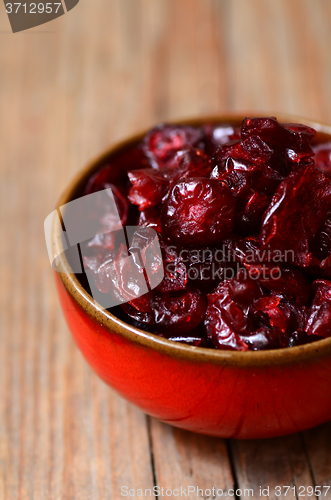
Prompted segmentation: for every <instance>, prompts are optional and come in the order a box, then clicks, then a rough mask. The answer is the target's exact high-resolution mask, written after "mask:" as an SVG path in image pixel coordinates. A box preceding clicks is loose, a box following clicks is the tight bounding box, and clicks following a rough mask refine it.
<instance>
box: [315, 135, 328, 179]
mask: <svg viewBox="0 0 331 500" xmlns="http://www.w3.org/2000/svg"><path fill="white" fill-rule="evenodd" d="M313 150H314V153H315V156H314V160H315V166H316V168H318V170H320V171H321V172H323V174H324V175H326V177H331V142H327V143H324V144H318V145H316V146H313Z"/></svg>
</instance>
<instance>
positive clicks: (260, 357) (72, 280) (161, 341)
mask: <svg viewBox="0 0 331 500" xmlns="http://www.w3.org/2000/svg"><path fill="white" fill-rule="evenodd" d="M247 115H248V113H247ZM250 115H252V113H251V114H250ZM255 115H256V113H255ZM244 116H246V114H243V113H241V114H240V115H236V114H231V115H223V116H216V117H214V116H212V117H210V116H208V117H202V118H195V119H186V120H176V123H178V124H186V125H192V126H200V125H202V124H204V123H226V124H229V125H234V126H238V125H240V123H241V121H242V119H243V118H244ZM277 119H278V120H279V121H281V122H286V123H290V122H292V123H293V122H296V123H304V124H306V125H308V126H310V127H312V128H314V129H315V130H316V131H317V137H316V141H317V142H327V141H330V140H331V127H329V126H327V125H322V124H320V123H316V122H313V121H311V120H307V119H304V118H300V117H293V116H286V115H277ZM145 133H146V131H144V132H142V133H140V134H137V135H136V136H133V137H131V138H129V139H127V140H125V141H123V142H121V143H118V144H117V145H115V146H114V147H111V148H110V149H108V150H107V151H106V152H104V153H103V154H102V155H101V156H99V157H98V158H96V159H95V160H93V161H92V162H91V163H90V164H89V165H88V166H87V167H86V168H85V169H83V170H82V171H81V172H79V173H78V175H77V176H76V177H75V178H74V179H73V180H72V182H71V183H70V184H69V186H68V188H67V189H66V191H65V192H64V193H63V195H62V196H61V198H60V200H59V202H58V207H61V206H63V205H65V204H67V203H68V202H70V201H72V200H74V199H76V198H77V197H79V196H80V194H81V192H82V189H83V188H84V186H85V185H86V183H87V181H88V179H89V178H90V176H91V175H92V174H93V173H95V172H96V171H97V170H98V169H99V168H100V167H102V166H103V165H105V164H106V163H107V161H108V160H109V159H110V158H114V157H117V156H119V157H120V156H121V155H123V153H124V154H125V152H126V151H128V150H130V149H131V148H132V147H134V146H135V145H137V144H139V142H140V141H141V139H142V138H143V137H144V135H145ZM125 174H126V171H124V170H123V169H121V165H119V167H118V168H117V170H115V171H114V179H112V181H113V182H117V181H120V180H121V179H122V178H123V175H124V176H125ZM52 244H53V248H54V254H55V255H58V259H59V262H60V266H61V269H62V270H63V272H61V273H58V276H59V278H60V280H61V282H62V284H63V285H64V287H65V288H66V290H67V292H68V293H69V294H70V295H71V297H73V299H74V300H75V301H76V302H77V304H78V305H79V306H80V307H81V308H82V309H83V310H84V311H86V313H87V314H89V315H91V316H93V317H97V319H98V321H100V322H101V323H102V324H103V325H104V326H105V327H106V328H108V329H109V330H110V331H112V330H114V329H115V330H116V332H118V333H120V335H122V336H123V337H125V338H127V339H129V340H130V341H133V342H134V343H138V344H141V345H145V346H149V347H152V348H153V349H155V350H156V351H158V352H161V353H162V352H164V353H167V355H171V356H174V357H177V358H178V357H179V358H191V359H194V360H195V361H196V360H201V361H202V360H204V361H208V362H211V363H213V364H222V365H223V364H226V365H230V366H237V367H238V366H242V367H244V366H272V365H282V364H286V365H288V364H291V363H303V362H304V361H305V360H307V359H313V358H314V357H320V356H322V357H324V356H329V355H330V354H331V337H330V338H326V339H323V340H318V341H315V342H313V343H308V344H304V345H300V346H295V347H291V348H285V349H273V350H264V351H245V352H242V351H228V350H216V349H208V348H204V347H194V346H189V345H185V344H181V343H177V342H174V341H169V340H167V339H165V338H161V337H159V336H157V335H155V334H153V333H149V332H146V331H144V330H141V329H139V328H136V327H135V326H132V325H130V324H129V323H127V322H125V321H123V320H122V319H120V318H119V317H117V316H116V315H114V314H112V312H110V311H109V310H107V309H104V308H103V307H102V306H101V305H100V304H98V303H97V302H96V301H95V300H94V299H93V298H92V296H91V295H90V294H89V293H88V292H87V291H86V289H85V287H84V286H83V285H82V282H81V279H79V278H78V277H77V275H76V274H75V273H73V272H72V269H71V267H70V264H69V262H68V259H67V257H66V253H65V252H64V248H63V234H62V231H61V228H59V226H57V225H54V226H53V231H52Z"/></svg>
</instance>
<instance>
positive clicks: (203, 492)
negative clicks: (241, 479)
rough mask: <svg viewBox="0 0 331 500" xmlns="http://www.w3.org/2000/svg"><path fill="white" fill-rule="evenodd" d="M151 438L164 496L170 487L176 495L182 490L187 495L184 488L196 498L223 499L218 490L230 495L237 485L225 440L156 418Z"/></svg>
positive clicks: (152, 425) (152, 420) (158, 481)
mask: <svg viewBox="0 0 331 500" xmlns="http://www.w3.org/2000/svg"><path fill="white" fill-rule="evenodd" d="M151 438H152V446H153V453H154V464H155V476H156V484H157V485H158V487H159V488H160V493H162V488H163V493H164V496H165V495H166V490H169V491H172V492H175V493H174V496H176V495H177V493H178V492H179V495H178V496H185V494H184V493H183V490H184V491H185V493H186V495H188V494H189V497H190V498H192V500H195V499H200V498H201V497H204V498H208V497H210V498H216V499H219V498H222V494H221V491H219V494H217V490H222V491H223V493H224V494H227V492H228V491H229V490H230V489H231V488H233V487H234V479H233V476H232V472H231V468H230V462H229V457H228V453H227V448H226V444H225V442H224V440H222V439H216V438H211V437H207V436H201V435H198V434H194V433H191V432H187V431H184V430H182V429H177V428H175V427H171V426H169V425H167V424H164V423H162V422H159V421H157V420H155V419H151ZM213 488H215V491H214V492H213ZM198 489H199V490H198ZM177 490H178V491H177ZM208 490H210V493H209V492H208ZM208 493H209V494H208ZM213 493H214V494H213Z"/></svg>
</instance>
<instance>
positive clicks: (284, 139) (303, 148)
mask: <svg viewBox="0 0 331 500" xmlns="http://www.w3.org/2000/svg"><path fill="white" fill-rule="evenodd" d="M315 133H316V132H315V130H314V129H312V128H310V127H307V126H305V125H301V124H297V123H288V124H281V123H279V122H278V121H277V119H276V118H274V117H271V118H245V120H243V122H242V124H241V137H242V139H244V140H245V139H247V138H249V137H251V136H252V135H253V136H258V137H259V138H260V139H261V140H262V141H264V142H265V143H267V144H268V145H269V146H271V147H276V148H277V149H278V150H280V151H284V152H287V153H288V154H287V158H288V159H289V160H293V161H294V162H297V161H300V160H301V158H303V157H311V156H313V155H314V152H313V151H312V149H311V147H310V143H311V141H312V140H313V138H314V137H315ZM296 154H297V155H298V156H295V155H296ZM291 155H292V156H291Z"/></svg>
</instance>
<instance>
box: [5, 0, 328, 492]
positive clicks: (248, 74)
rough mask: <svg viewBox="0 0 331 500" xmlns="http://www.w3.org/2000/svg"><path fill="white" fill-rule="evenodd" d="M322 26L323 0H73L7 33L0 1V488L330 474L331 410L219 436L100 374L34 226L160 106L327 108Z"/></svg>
mask: <svg viewBox="0 0 331 500" xmlns="http://www.w3.org/2000/svg"><path fill="white" fill-rule="evenodd" d="M330 27H331V2H330V0H314V1H311V0H98V1H97V2H96V1H86V0H85V1H84V0H81V1H80V3H79V5H78V6H77V7H76V8H75V9H74V10H72V11H71V12H70V13H68V14H66V15H65V16H63V17H61V18H59V19H57V20H55V21H53V22H51V23H50V24H48V25H44V26H42V27H39V28H35V29H33V30H30V31H28V32H26V33H18V34H15V35H13V34H11V32H10V27H9V22H8V20H7V18H6V16H5V11H4V6H3V5H2V4H1V5H0V44H1V50H0V99H1V101H0V105H1V115H0V156H1V163H0V169H1V184H0V188H1V196H0V204H1V212H0V218H1V239H0V252H1V257H0V266H1V271H0V272H1V285H2V286H1V291H0V296H1V317H0V321H1V334H0V335H1V336H0V499H1V500H14V499H20V500H21V499H22V500H25V499H31V500H43V499H47V500H48V499H49V500H58V499H62V498H63V499H70V500H84V499H93V500H94V499H95V500H105V499H116V500H117V499H119V498H122V497H121V487H122V486H127V487H128V488H133V489H135V490H139V489H143V490H145V488H146V489H149V488H150V489H151V488H153V486H154V484H156V485H158V486H159V487H160V488H162V487H163V488H165V489H166V488H171V489H175V488H180V487H181V486H182V487H183V488H187V487H188V486H191V487H197V486H199V488H201V489H203V490H206V489H211V488H213V487H216V488H219V489H220V488H222V489H223V490H225V491H229V490H230V493H229V494H230V495H231V489H232V488H235V489H236V488H240V489H242V490H243V494H242V497H243V498H244V497H245V492H244V490H245V489H250V488H252V489H253V490H254V496H256V497H258V496H259V487H260V486H261V487H262V488H267V487H268V486H269V487H270V494H269V498H284V495H283V494H282V495H281V496H280V497H276V496H275V490H274V488H275V486H277V485H280V486H282V485H289V486H291V487H292V486H297V487H299V486H311V485H320V486H323V485H325V486H326V485H330V484H331V458H330V457H331V455H330V451H329V450H330V446H331V427H330V424H325V425H324V426H321V427H319V428H317V429H313V430H310V431H307V432H305V433H303V434H300V435H294V436H289V437H285V438H280V439H272V440H266V441H247V442H241V441H238V442H235V441H233V442H231V441H230V442H224V441H223V440H220V439H212V438H206V437H202V436H197V435H193V434H190V433H188V432H184V431H181V430H178V429H174V428H171V427H169V426H166V425H164V424H161V423H160V422H157V421H155V420H153V419H149V418H147V417H146V416H145V415H144V414H143V413H142V412H140V411H139V410H137V409H136V408H134V407H133V406H131V405H130V404H128V403H126V402H125V401H123V400H122V399H121V398H120V397H119V396H117V395H116V394H115V393H114V392H112V391H111V390H110V389H108V388H107V387H106V386H105V385H104V384H103V383H102V382H101V381H100V380H98V378H97V377H96V376H95V375H94V374H93V373H92V372H91V370H90V369H89V367H88V366H87V364H86V363H85V362H84V360H83V359H82V357H81V355H80V353H79V352H78V351H77V349H76V348H75V346H74V345H73V342H72V340H71V338H70V336H69V333H68V331H67V328H66V326H65V323H64V320H63V318H62V315H61V313H60V309H59V304H58V302H57V298H56V295H55V289H54V285H53V281H52V276H51V272H50V267H49V264H48V261H47V255H46V252H45V244H44V237H43V219H44V218H45V217H46V215H47V214H48V213H49V212H51V211H52V209H53V207H54V204H55V202H56V199H57V197H58V195H59V193H60V192H61V190H63V188H64V187H65V185H66V184H67V182H68V180H69V178H71V177H72V176H73V175H74V174H75V172H76V171H78V170H79V169H80V168H81V167H82V166H83V165H84V164H85V163H86V162H87V161H88V160H89V159H90V158H92V157H93V156H94V155H96V154H98V153H99V152H100V151H101V150H102V149H103V148H105V147H106V146H108V145H110V144H111V143H112V142H114V141H116V140H118V139H120V138H124V137H125V136H127V135H129V134H131V133H134V132H136V131H137V130H139V129H142V128H145V127H148V126H150V125H152V124H154V123H155V122H157V121H161V120H171V119H176V118H181V117H185V116H194V115H201V114H217V113H219V112H224V111H227V110H230V111H232V110H238V111H242V110H251V111H253V112H254V111H255V112H263V113H277V112H279V113H280V112H282V113H284V112H286V113H292V114H296V115H299V116H305V117H308V118H312V119H316V120H320V121H325V122H328V123H330V122H331V85H330V82H331V55H330V47H331V29H330ZM327 389H329V388H327ZM291 491H292V492H293V490H291ZM324 491H325V490H324ZM289 496H292V493H291V492H289V493H288V495H287V497H289ZM130 498H132V497H130ZM137 498H138V497H137ZM160 498H161V497H160ZM190 498H201V497H200V496H199V495H197V494H196V493H191V494H190ZM223 498H224V497H223ZM324 498H331V495H330V492H329V493H328V495H327V497H324Z"/></svg>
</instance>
